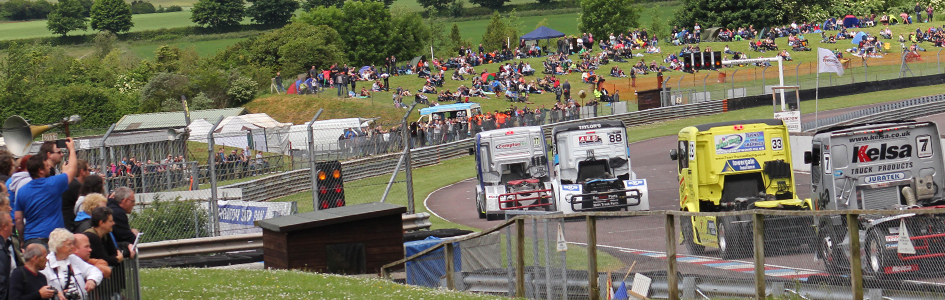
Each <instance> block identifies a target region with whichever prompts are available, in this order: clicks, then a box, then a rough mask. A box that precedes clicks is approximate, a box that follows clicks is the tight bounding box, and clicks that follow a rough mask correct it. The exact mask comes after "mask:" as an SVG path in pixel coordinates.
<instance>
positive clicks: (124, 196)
mask: <svg viewBox="0 0 945 300" xmlns="http://www.w3.org/2000/svg"><path fill="white" fill-rule="evenodd" d="M134 207H135V192H134V191H132V190H131V189H130V188H128V187H120V188H118V189H117V190H115V195H114V197H113V198H111V199H108V208H111V209H112V212H113V214H112V217H113V218H114V220H115V226H114V227H113V228H112V235H113V236H114V237H115V242H116V243H117V244H118V249H122V252H124V251H125V250H124V249H125V248H128V245H131V244H134V242H135V238H136V237H137V236H138V230H137V229H132V228H131V225H129V224H128V214H129V213H131V210H132V209H134ZM125 254H126V255H125V256H126V257H134V253H133V252H126V253H125Z"/></svg>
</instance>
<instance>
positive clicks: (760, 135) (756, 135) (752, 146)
mask: <svg viewBox="0 0 945 300" xmlns="http://www.w3.org/2000/svg"><path fill="white" fill-rule="evenodd" d="M761 150H765V133H764V132H763V131H756V132H745V133H736V134H728V135H717V136H715V154H728V153H739V152H749V151H761Z"/></svg>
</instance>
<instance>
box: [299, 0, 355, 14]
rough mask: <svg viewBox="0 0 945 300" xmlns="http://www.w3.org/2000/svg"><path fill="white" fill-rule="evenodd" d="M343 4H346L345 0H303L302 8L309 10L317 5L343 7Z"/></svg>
mask: <svg viewBox="0 0 945 300" xmlns="http://www.w3.org/2000/svg"><path fill="white" fill-rule="evenodd" d="M342 5H345V1H344V0H305V2H302V9H303V10H305V11H309V10H311V9H313V8H316V7H337V8H341V6H342Z"/></svg>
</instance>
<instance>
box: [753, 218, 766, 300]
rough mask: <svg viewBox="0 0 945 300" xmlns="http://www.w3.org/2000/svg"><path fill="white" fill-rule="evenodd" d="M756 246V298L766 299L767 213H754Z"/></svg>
mask: <svg viewBox="0 0 945 300" xmlns="http://www.w3.org/2000/svg"><path fill="white" fill-rule="evenodd" d="M752 219H753V220H752V223H753V225H754V226H753V229H754V232H752V237H753V240H754V244H755V245H754V246H755V247H754V248H755V299H758V300H764V299H765V215H763V214H759V213H756V214H754V215H752Z"/></svg>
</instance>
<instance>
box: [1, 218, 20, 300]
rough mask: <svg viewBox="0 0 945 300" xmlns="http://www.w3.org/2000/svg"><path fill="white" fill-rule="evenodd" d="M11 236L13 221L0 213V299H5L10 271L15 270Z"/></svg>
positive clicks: (15, 264)
mask: <svg viewBox="0 0 945 300" xmlns="http://www.w3.org/2000/svg"><path fill="white" fill-rule="evenodd" d="M12 236H13V220H12V219H10V216H9V215H7V214H3V213H0V238H2V247H0V299H7V298H8V295H9V292H10V291H9V289H8V287H9V286H10V281H9V278H10V271H12V270H13V269H16V267H17V263H16V257H15V256H16V255H15V254H14V251H15V250H13V245H12V244H11V243H12V242H11V241H10V237H12Z"/></svg>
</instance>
